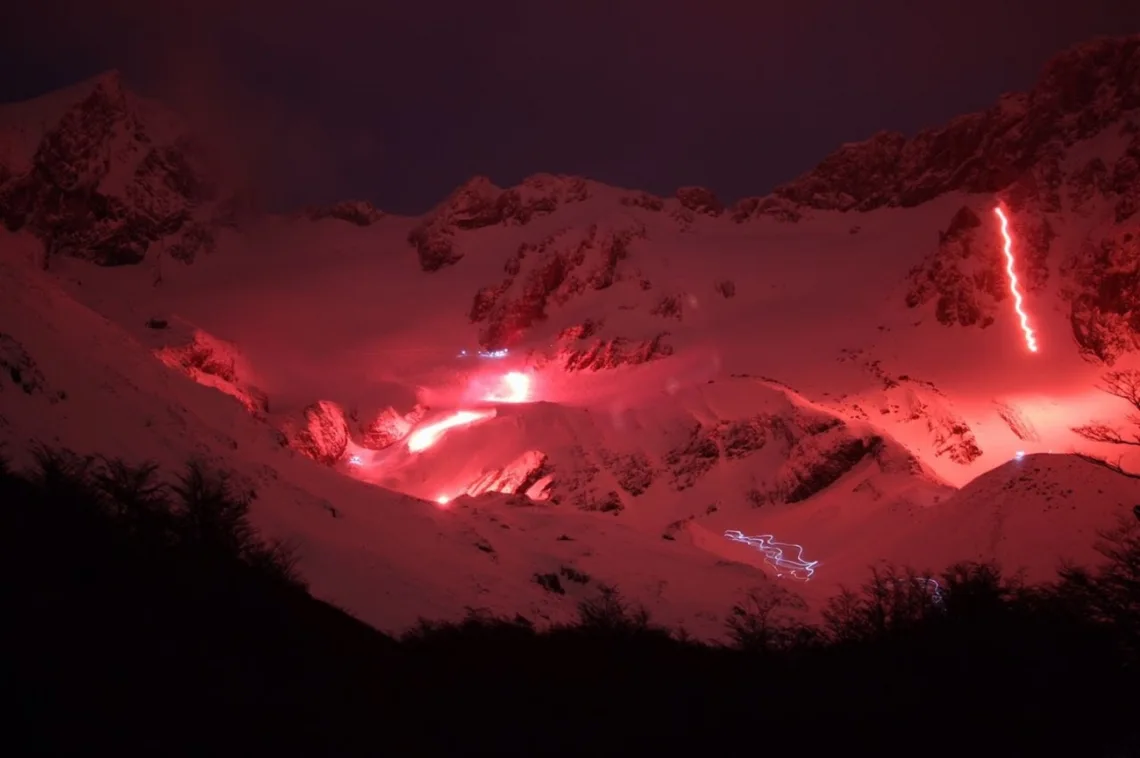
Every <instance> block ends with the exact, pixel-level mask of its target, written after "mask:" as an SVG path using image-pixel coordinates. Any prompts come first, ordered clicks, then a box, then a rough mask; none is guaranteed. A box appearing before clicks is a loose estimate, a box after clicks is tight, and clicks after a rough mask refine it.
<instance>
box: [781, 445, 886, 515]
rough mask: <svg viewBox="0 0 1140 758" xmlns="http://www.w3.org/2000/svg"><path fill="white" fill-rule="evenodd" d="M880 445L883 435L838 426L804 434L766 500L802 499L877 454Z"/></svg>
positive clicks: (783, 466) (793, 500)
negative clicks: (858, 433) (852, 431)
mask: <svg viewBox="0 0 1140 758" xmlns="http://www.w3.org/2000/svg"><path fill="white" fill-rule="evenodd" d="M883 446H884V441H883V438H882V437H877V436H869V437H859V436H851V434H850V433H849V432H847V430H846V429H839V428H837V429H835V430H832V431H830V432H826V433H821V434H817V435H810V436H807V437H804V438H802V439H800V440H799V441H798V442H796V444H795V445H794V446H793V447H792V449H791V450H790V451H789V453H788V458H787V460H786V461H785V462H784V464H783V465H782V466H781V467H780V470H779V472H778V473H777V475H776V480H775V482H774V483H773V485H772V486H771V488H770V489H769V491H768V492H767V493H766V496H765V499H766V500H767V501H769V502H773V501H779V502H784V503H799V502H803V501H804V500H807V499H808V498H810V497H811V496H812V495H816V494H819V493H820V492H822V491H823V490H825V489H827V488H828V487H830V486H831V485H832V484H835V482H837V481H839V479H840V478H841V477H843V475H844V474H846V473H848V472H849V471H851V470H852V469H853V468H855V467H856V466H857V465H859V463H861V462H862V461H863V460H864V459H866V458H868V457H870V456H875V455H878V454H879V452H880V451H881V450H882V449H883Z"/></svg>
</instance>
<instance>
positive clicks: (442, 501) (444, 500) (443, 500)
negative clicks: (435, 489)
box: [435, 495, 451, 505]
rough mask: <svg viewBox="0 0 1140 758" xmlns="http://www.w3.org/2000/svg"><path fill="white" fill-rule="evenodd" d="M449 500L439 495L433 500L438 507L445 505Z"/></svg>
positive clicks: (445, 496)
mask: <svg viewBox="0 0 1140 758" xmlns="http://www.w3.org/2000/svg"><path fill="white" fill-rule="evenodd" d="M450 500H451V498H449V497H448V496H447V495H440V496H439V497H437V498H436V499H435V501H436V502H437V503H439V504H440V505H447V504H448V502H449V501H450Z"/></svg>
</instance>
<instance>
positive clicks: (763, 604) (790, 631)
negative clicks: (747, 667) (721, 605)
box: [725, 586, 816, 653]
mask: <svg viewBox="0 0 1140 758" xmlns="http://www.w3.org/2000/svg"><path fill="white" fill-rule="evenodd" d="M806 610H807V603H805V602H804V600H803V598H801V597H800V596H799V595H796V594H794V593H792V592H790V591H789V590H788V589H787V588H785V587H777V586H766V587H758V588H755V589H753V590H752V591H750V592H749V593H748V595H747V596H746V597H745V599H744V601H743V602H742V603H740V604H739V605H734V606H733V607H732V610H731V611H730V612H729V615H728V618H727V619H726V620H725V626H726V628H727V631H728V636H729V638H730V639H731V640H732V642H733V645H734V646H735V647H737V648H739V649H740V650H747V651H750V652H754V653H773V652H785V651H788V650H790V649H792V648H794V647H803V646H806V645H808V644H810V643H812V642H813V641H814V639H815V637H816V634H815V631H814V630H812V629H810V628H809V627H807V626H805V625H804V624H803V623H801V622H800V621H799V619H798V614H800V613H802V612H804V611H806Z"/></svg>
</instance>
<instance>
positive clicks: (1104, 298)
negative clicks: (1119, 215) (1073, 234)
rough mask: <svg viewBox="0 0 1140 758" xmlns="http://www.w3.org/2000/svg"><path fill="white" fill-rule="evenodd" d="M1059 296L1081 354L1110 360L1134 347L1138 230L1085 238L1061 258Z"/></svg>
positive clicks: (1137, 342) (1139, 340)
mask: <svg viewBox="0 0 1140 758" xmlns="http://www.w3.org/2000/svg"><path fill="white" fill-rule="evenodd" d="M1062 273H1063V274H1064V275H1065V276H1066V278H1067V284H1066V287H1065V289H1064V290H1063V295H1064V297H1065V298H1066V300H1068V302H1069V314H1070V315H1069V320H1070V323H1071V324H1072V329H1073V338H1074V339H1075V340H1076V341H1077V345H1078V347H1079V349H1080V351H1081V353H1082V354H1084V355H1086V356H1089V357H1091V358H1096V359H1098V360H1101V361H1104V362H1105V363H1107V364H1109V365H1112V364H1113V363H1114V362H1115V361H1116V360H1117V359H1118V358H1120V357H1121V356H1123V355H1124V354H1126V353H1130V352H1132V351H1134V350H1136V349H1137V347H1140V235H1138V234H1137V233H1136V232H1135V231H1122V230H1121V231H1117V232H1116V233H1114V234H1112V235H1110V236H1107V237H1105V238H1103V239H1101V240H1100V241H1099V242H1092V241H1086V242H1085V243H1084V244H1082V245H1081V246H1080V247H1079V248H1078V249H1077V250H1076V251H1074V253H1073V254H1072V255H1071V256H1070V257H1069V258H1068V259H1067V260H1066V261H1065V263H1064V264H1063V268H1062Z"/></svg>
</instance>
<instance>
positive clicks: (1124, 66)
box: [777, 37, 1140, 364]
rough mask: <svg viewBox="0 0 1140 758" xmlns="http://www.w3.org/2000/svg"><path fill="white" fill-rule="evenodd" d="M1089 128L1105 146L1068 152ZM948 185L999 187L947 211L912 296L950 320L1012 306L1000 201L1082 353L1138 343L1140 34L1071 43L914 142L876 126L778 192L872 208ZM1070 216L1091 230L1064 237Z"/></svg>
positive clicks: (1034, 279) (1034, 287)
mask: <svg viewBox="0 0 1140 758" xmlns="http://www.w3.org/2000/svg"><path fill="white" fill-rule="evenodd" d="M1094 138H1095V139H1094ZM1082 140H1092V142H1090V143H1087V144H1088V145H1093V144H1094V143H1095V149H1090V148H1088V147H1085V148H1082V149H1081V150H1077V151H1071V150H1070V148H1072V147H1073V146H1074V145H1075V144H1076V143H1077V142H1080V141H1082ZM926 145H942V146H943V147H942V148H940V149H941V150H942V152H938V153H937V154H936V153H934V152H931V151H932V150H933V148H924V147H923V146H926ZM920 148H922V149H921V150H920ZM951 148H953V149H951ZM1092 152H1095V153H1097V154H1096V155H1091V157H1090V154H1091V153H1092ZM1078 156H1080V157H1078ZM946 161H949V162H950V163H951V164H953V165H954V166H956V167H957V168H956V169H955V171H953V172H951V171H949V170H948V169H947V167H946V166H944V165H943V163H944V162H946ZM896 164H897V165H896ZM947 165H950V164H947ZM827 187H830V189H825V188H827ZM950 190H960V191H965V192H971V193H992V194H991V195H990V196H989V197H985V198H979V200H978V201H977V202H974V201H971V202H970V203H969V204H968V205H966V206H964V207H962V208H961V209H959V210H958V211H957V212H956V213H955V214H954V216H953V217H951V218H950V219H948V221H947V226H946V229H945V231H943V232H940V233H939V236H938V243H937V246H936V247H934V248H933V249H932V251H931V252H930V253H929V254H928V255H927V256H926V257H925V259H924V260H923V261H922V262H921V263H920V264H919V265H918V266H917V267H915V269H914V270H912V271H911V272H910V275H909V281H910V287H909V291H908V292H907V295H906V303H907V305H908V306H910V307H912V308H916V307H920V306H923V305H925V304H926V303H928V302H933V303H934V316H935V318H936V319H937V320H938V321H939V322H940V323H942V324H945V325H947V326H951V325H959V326H967V327H970V326H977V327H982V328H985V327H986V326H988V325H990V324H991V323H993V320H994V313H995V311H996V310H997V309H998V308H999V307H1002V308H1004V307H1008V304H1007V303H1006V302H1004V301H1006V300H1007V298H1008V296H1009V285H1008V282H1007V281H1006V275H1005V272H1004V267H1005V262H1004V255H1003V252H1002V249H1001V244H1000V234H999V232H998V223H997V220H996V218H995V217H994V214H993V210H992V209H993V205H994V203H995V202H1000V203H1001V204H1002V205H1003V206H1005V209H1006V214H1007V216H1008V217H1009V219H1010V227H1011V232H1012V234H1013V237H1014V240H1015V245H1016V259H1017V266H1018V268H1017V274H1018V278H1019V280H1020V282H1021V285H1022V290H1023V292H1025V293H1027V294H1028V296H1029V297H1030V299H1031V301H1032V298H1033V296H1034V295H1037V294H1040V293H1042V292H1043V291H1044V290H1045V288H1046V285H1048V284H1049V282H1050V279H1051V277H1059V279H1060V282H1059V290H1060V292H1061V294H1062V297H1063V298H1064V302H1065V305H1066V306H1067V308H1068V311H1069V320H1070V323H1071V325H1072V335H1073V339H1074V340H1075V342H1076V344H1077V346H1078V349H1079V350H1080V351H1081V352H1082V353H1083V354H1084V355H1086V356H1088V357H1089V358H1091V359H1094V360H1099V361H1103V362H1105V363H1109V364H1111V363H1112V362H1114V361H1115V360H1117V359H1118V358H1120V357H1121V356H1122V355H1123V354H1125V353H1127V352H1131V351H1134V350H1136V349H1137V348H1138V347H1140V297H1136V296H1135V295H1134V293H1135V292H1136V291H1137V289H1138V285H1140V274H1138V271H1137V255H1138V253H1137V248H1136V242H1135V239H1136V219H1137V210H1138V209H1140V37H1130V38H1123V39H1106V40H1099V41H1096V42H1093V43H1090V44H1087V45H1082V46H1079V47H1077V48H1074V49H1072V50H1070V51H1067V52H1065V53H1063V54H1061V55H1060V56H1058V57H1057V58H1055V59H1054V60H1053V61H1051V62H1050V63H1049V65H1048V66H1047V67H1046V70H1045V72H1044V73H1043V74H1042V76H1041V79H1040V81H1039V82H1038V84H1037V86H1036V87H1035V88H1034V89H1033V90H1032V91H1031V92H1029V93H1027V94H1025V95H1016V96H1009V97H1007V98H1005V99H1004V100H1003V102H1002V103H999V105H997V106H995V107H994V108H992V109H990V110H989V111H986V112H984V113H981V114H973V115H970V116H963V117H961V118H960V119H956V120H955V121H954V122H952V123H951V124H950V125H949V126H948V127H946V128H945V129H942V130H935V131H932V132H929V133H924V134H923V135H919V136H918V137H916V138H915V139H914V140H911V141H900V140H899V139H898V136H897V135H894V136H891V135H879V136H878V137H876V138H874V139H872V140H870V141H868V142H866V143H859V144H858V145H849V146H846V147H845V148H843V149H841V150H840V151H839V152H838V153H836V154H835V155H833V156H831V157H830V158H828V159H827V160H826V161H825V162H824V163H823V164H821V166H820V167H819V168H817V169H816V171H815V172H813V173H812V174H809V175H808V176H807V177H804V178H802V179H800V180H797V182H794V183H793V184H792V185H789V186H788V187H787V188H781V189H780V190H778V191H777V192H778V193H782V194H783V195H784V196H787V197H795V198H797V199H798V200H799V201H800V202H803V203H806V204H810V205H813V206H815V207H824V208H834V209H840V210H849V209H854V210H867V209H870V208H874V207H879V206H883V205H910V204H914V203H915V202H922V201H923V200H924V199H929V198H930V197H933V196H934V195H936V194H941V193H943V192H947V191H950ZM1066 227H1068V229H1070V230H1073V229H1074V228H1079V229H1081V230H1082V231H1081V232H1080V233H1081V237H1082V238H1080V239H1078V240H1076V241H1075V242H1074V241H1073V240H1071V239H1070V240H1068V241H1067V244H1066V245H1065V246H1063V247H1058V246H1057V245H1056V244H1055V241H1056V240H1057V238H1058V236H1059V235H1060V234H1061V233H1062V232H1063V231H1064V230H1065V229H1066Z"/></svg>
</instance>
